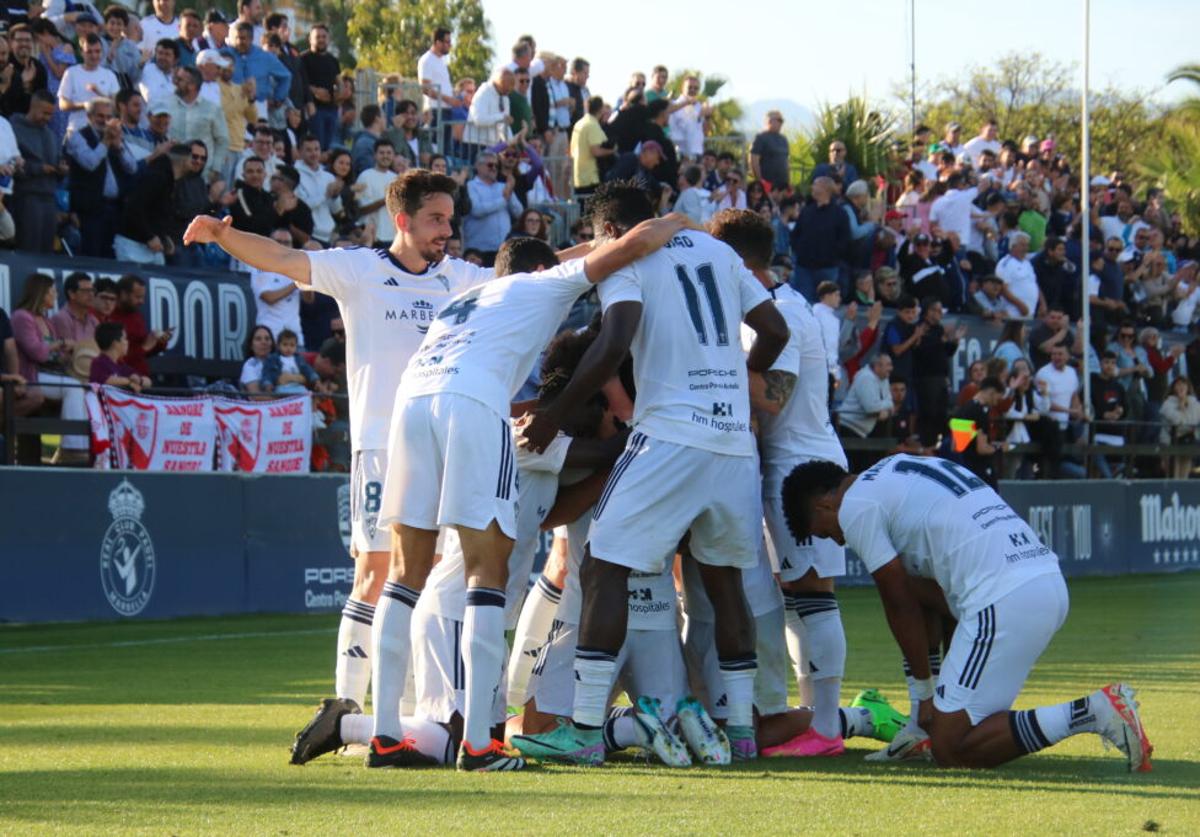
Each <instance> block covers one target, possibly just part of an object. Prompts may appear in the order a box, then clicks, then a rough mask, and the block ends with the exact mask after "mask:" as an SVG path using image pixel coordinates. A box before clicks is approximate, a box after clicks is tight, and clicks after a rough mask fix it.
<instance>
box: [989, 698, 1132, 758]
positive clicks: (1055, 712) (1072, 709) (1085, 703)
mask: <svg viewBox="0 0 1200 837" xmlns="http://www.w3.org/2000/svg"><path fill="white" fill-rule="evenodd" d="M1107 705H1108V704H1107V700H1105V699H1104V698H1103V696H1097V695H1096V694H1091V695H1088V696H1087V697H1081V698H1079V699H1077V700H1072V701H1069V702H1067V703H1059V704H1055V705H1054V706H1039V707H1038V708H1037V709H1026V710H1024V711H1021V712H1010V713H1008V719H1009V725H1010V726H1011V728H1012V731H1013V738H1015V739H1016V741H1017V745H1018V746H1020V748H1021V749H1022V750H1024V751H1025V752H1026V753H1034V752H1037V751H1038V750H1044V749H1045V748H1047V747H1049V746H1050V745H1052V744H1057V743H1058V742H1059V741H1062V740H1063V739H1064V738H1068V737H1070V736H1072V735H1079V734H1080V733H1082V732H1099V731H1100V721H1099V719H1098V717H1097V713H1096V711H1095V709H1094V708H1093V707H1100V708H1101V709H1104V708H1107Z"/></svg>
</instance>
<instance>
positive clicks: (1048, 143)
mask: <svg viewBox="0 0 1200 837" xmlns="http://www.w3.org/2000/svg"><path fill="white" fill-rule="evenodd" d="M1053 150H1054V140H1052V139H1048V140H1042V151H1053Z"/></svg>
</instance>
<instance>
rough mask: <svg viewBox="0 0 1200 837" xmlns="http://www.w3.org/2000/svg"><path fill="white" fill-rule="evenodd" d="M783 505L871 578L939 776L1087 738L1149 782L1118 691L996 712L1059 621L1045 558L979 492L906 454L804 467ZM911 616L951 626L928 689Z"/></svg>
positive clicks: (1060, 597)
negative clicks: (850, 554)
mask: <svg viewBox="0 0 1200 837" xmlns="http://www.w3.org/2000/svg"><path fill="white" fill-rule="evenodd" d="M783 504H784V513H785V514H786V516H787V521H788V526H789V527H790V528H791V530H792V534H793V535H794V536H795V537H796V538H797V539H800V538H804V537H807V536H809V535H810V534H811V535H815V536H817V537H826V538H833V539H834V540H835V541H837V542H838V543H843V544H845V545H846V546H849V547H850V548H851V549H853V550H854V551H855V553H856V554H857V555H858V557H859V558H860V559H861V560H862V562H863V564H864V565H865V566H866V568H867V570H868V572H870V573H871V575H872V577H873V578H874V579H875V586H876V587H877V588H878V590H879V596H880V598H881V599H882V600H883V606H884V611H885V613H886V614H887V619H888V624H889V625H890V626H891V629H892V633H893V634H894V635H895V637H896V641H897V643H898V644H899V645H900V650H901V651H902V652H903V653H904V656H905V658H906V659H907V660H908V664H909V666H910V668H911V670H912V676H913V678H914V679H915V681H916V686H915V690H916V694H915V695H914V696H915V697H916V698H917V699H919V701H920V712H919V713H918V717H919V720H920V725H921V727H922V728H923V729H925V730H927V731H928V732H929V733H930V739H931V743H932V748H933V757H934V759H935V760H936V761H937V762H938V763H939V764H942V765H954V766H961V767H995V766H996V765H999V764H1003V763H1004V762H1007V761H1011V760H1012V759H1015V758H1017V757H1018V756H1023V755H1026V754H1028V753H1032V752H1034V751H1036V750H1041V749H1043V748H1045V747H1049V746H1050V745H1052V744H1054V743H1056V742H1058V741H1061V740H1062V739H1064V738H1066V737H1068V736H1071V735H1078V734H1079V733H1084V732H1091V733H1095V734H1097V735H1100V736H1101V737H1102V738H1103V739H1104V740H1105V741H1106V742H1108V743H1111V744H1113V745H1115V746H1116V747H1118V748H1119V749H1120V750H1121V752H1122V753H1124V754H1125V755H1126V757H1127V758H1128V761H1129V769H1130V770H1139V771H1146V770H1149V769H1150V753H1151V750H1152V748H1151V746H1150V741H1149V739H1148V738H1147V737H1146V733H1145V730H1144V729H1143V728H1142V722H1141V719H1140V717H1139V715H1138V706H1137V703H1136V702H1135V701H1134V691H1133V689H1132V688H1130V687H1129V686H1127V685H1125V684H1119V683H1118V684H1112V685H1108V686H1105V687H1104V688H1102V689H1098V690H1096V691H1095V692H1093V693H1092V694H1090V695H1085V696H1084V697H1081V698H1079V699H1078V700H1074V701H1070V702H1067V703H1062V704H1058V705H1056V706H1041V707H1038V708H1037V709H1027V710H1024V711H1020V712H1011V711H1009V707H1011V706H1012V703H1013V701H1014V700H1015V699H1016V697H1017V693H1018V692H1019V691H1020V690H1021V686H1022V685H1024V683H1025V678H1026V677H1027V676H1028V675H1029V672H1030V670H1031V669H1032V668H1033V664H1034V663H1035V662H1036V661H1037V659H1038V657H1039V656H1041V653H1042V651H1043V650H1045V648H1046V646H1047V645H1048V644H1049V643H1050V640H1051V639H1052V638H1053V636H1054V634H1055V633H1056V632H1057V631H1058V629H1059V627H1061V626H1062V624H1063V622H1064V621H1065V620H1066V617H1067V587H1066V583H1065V582H1064V581H1063V577H1062V572H1061V571H1060V570H1059V567H1058V557H1057V556H1056V555H1055V554H1054V553H1053V552H1051V551H1050V549H1049V548H1047V547H1046V546H1044V545H1043V544H1042V543H1041V542H1040V541H1039V540H1038V538H1037V535H1035V534H1034V532H1033V530H1032V529H1031V528H1030V527H1029V525H1028V524H1027V523H1026V522H1025V521H1024V520H1022V519H1021V517H1020V516H1019V515H1018V514H1017V513H1016V512H1014V511H1013V510H1012V508H1011V507H1010V506H1009V505H1008V504H1007V503H1005V502H1004V500H1002V499H1001V498H1000V495H999V494H997V493H996V492H995V491H993V490H992V489H991V488H990V487H988V485H987V484H986V483H984V481H983V480H981V479H979V478H978V477H976V476H975V475H974V474H972V473H971V472H970V471H968V470H967V469H966V468H963V467H962V466H960V465H957V464H955V463H953V462H949V461H947V460H944V459H936V458H933V457H917V456H909V455H907V454H896V455H893V456H889V457H887V458H886V459H883V460H881V461H880V462H878V463H877V464H876V465H874V466H873V467H871V468H870V469H868V470H866V471H864V472H863V473H861V474H848V473H846V471H845V470H844V469H842V468H841V467H840V466H838V465H835V464H833V463H831V462H809V463H806V464H804V465H800V466H798V467H796V468H795V469H794V470H793V471H792V472H791V473H790V474H789V475H788V477H787V479H786V480H784V484H783ZM922 605H925V606H926V607H929V606H938V605H940V608H941V609H942V610H943V612H946V613H948V615H950V616H953V617H954V618H955V619H957V620H958V627H957V629H955V632H954V636H953V638H952V639H951V642H950V649H949V652H948V653H947V655H946V658H945V659H944V660H943V662H942V667H941V672H940V674H939V675H938V677H937V681H936V684H935V682H934V680H933V678H932V676H931V672H930V667H929V661H928V659H927V656H926V652H927V648H928V644H927V638H926V635H925V623H924V620H923V618H922V611H921V608H922Z"/></svg>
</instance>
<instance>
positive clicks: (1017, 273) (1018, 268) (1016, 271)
mask: <svg viewBox="0 0 1200 837" xmlns="http://www.w3.org/2000/svg"><path fill="white" fill-rule="evenodd" d="M1028 255H1029V235H1028V234H1027V233H1023V232H1014V233H1011V234H1010V235H1009V237H1008V255H1007V256H1005V257H1004V258H1002V259H1001V260H1000V263H999V264H998V265H996V275H997V276H999V277H1000V278H1001V279H1002V280H1003V281H1004V290H1003V291H1001V293H1002V294H1003V295H1004V298H1005V299H1006V300H1007V301H1008V305H1007V306H1006V307H1005V313H1006V314H1007V315H1008V316H1009V318H1011V319H1017V320H1029V319H1032V318H1033V317H1036V316H1038V312H1039V311H1041V309H1042V308H1043V307H1044V306H1045V302H1044V300H1043V299H1042V292H1041V290H1039V289H1038V283H1037V274H1036V273H1035V272H1034V270H1033V264H1032V263H1031V262H1030V261H1029V259H1028V258H1026V257H1027V256H1028Z"/></svg>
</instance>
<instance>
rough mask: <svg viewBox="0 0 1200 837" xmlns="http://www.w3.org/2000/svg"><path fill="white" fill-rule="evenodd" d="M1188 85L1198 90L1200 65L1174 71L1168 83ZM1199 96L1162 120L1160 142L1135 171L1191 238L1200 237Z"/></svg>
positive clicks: (1199, 85)
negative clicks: (1154, 189)
mask: <svg viewBox="0 0 1200 837" xmlns="http://www.w3.org/2000/svg"><path fill="white" fill-rule="evenodd" d="M1175 81H1190V82H1192V84H1194V85H1196V86H1197V87H1198V88H1200V64H1187V65H1184V66H1182V67H1177V68H1176V69H1175V70H1173V71H1172V72H1171V73H1170V74H1169V75H1168V76H1167V82H1168V83H1170V82H1175ZM1197 116H1200V96H1191V97H1189V98H1187V99H1185V100H1184V101H1183V102H1181V103H1180V104H1179V105H1177V106H1176V107H1175V108H1173V109H1172V110H1170V111H1168V112H1167V114H1166V115H1165V116H1163V118H1162V141H1161V142H1160V143H1158V144H1157V147H1156V148H1155V149H1154V150H1153V151H1152V152H1151V153H1150V154H1149V155H1148V156H1147V158H1146V159H1145V160H1143V161H1141V162H1140V163H1139V165H1138V170H1139V171H1140V172H1141V173H1142V174H1143V175H1145V176H1146V177H1148V178H1150V179H1151V180H1152V181H1153V182H1154V185H1156V186H1158V187H1159V188H1161V189H1162V190H1163V192H1164V193H1165V195H1166V198H1167V200H1168V201H1169V202H1170V204H1171V205H1172V208H1174V209H1175V210H1176V211H1177V212H1179V215H1180V218H1181V219H1182V220H1183V228H1184V230H1185V231H1186V232H1187V233H1189V234H1190V235H1197V234H1200V165H1198V164H1197V162H1196V161H1197V160H1200V120H1198V119H1197Z"/></svg>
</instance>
